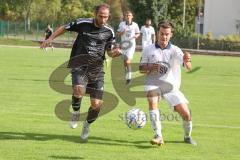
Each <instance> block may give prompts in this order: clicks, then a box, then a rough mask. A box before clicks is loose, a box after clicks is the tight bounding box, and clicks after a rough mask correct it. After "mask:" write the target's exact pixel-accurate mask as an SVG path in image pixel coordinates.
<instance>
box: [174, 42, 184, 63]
mask: <svg viewBox="0 0 240 160" xmlns="http://www.w3.org/2000/svg"><path fill="white" fill-rule="evenodd" d="M174 57H175V60H176V62H178V63H179V64H182V63H183V52H182V50H181V49H180V48H179V47H177V46H175V52H174Z"/></svg>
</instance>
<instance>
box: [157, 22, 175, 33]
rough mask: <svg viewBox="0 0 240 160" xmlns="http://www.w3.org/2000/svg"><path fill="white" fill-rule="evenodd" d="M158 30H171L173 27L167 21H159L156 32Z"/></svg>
mask: <svg viewBox="0 0 240 160" xmlns="http://www.w3.org/2000/svg"><path fill="white" fill-rule="evenodd" d="M160 28H171V29H172V30H173V29H174V26H173V24H172V23H171V22H169V21H161V22H159V23H158V31H159V30H160Z"/></svg>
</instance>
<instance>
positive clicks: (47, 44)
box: [40, 39, 51, 49]
mask: <svg viewBox="0 0 240 160" xmlns="http://www.w3.org/2000/svg"><path fill="white" fill-rule="evenodd" d="M50 43H51V41H50V40H49V39H47V40H44V41H43V42H42V44H41V45H40V48H41V49H44V48H46V47H48V46H49V44H50Z"/></svg>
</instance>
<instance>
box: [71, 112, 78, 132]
mask: <svg viewBox="0 0 240 160" xmlns="http://www.w3.org/2000/svg"><path fill="white" fill-rule="evenodd" d="M79 117H80V112H79V111H74V112H73V113H72V119H71V121H70V123H69V125H70V127H71V128H72V129H75V128H77V126H78V121H79Z"/></svg>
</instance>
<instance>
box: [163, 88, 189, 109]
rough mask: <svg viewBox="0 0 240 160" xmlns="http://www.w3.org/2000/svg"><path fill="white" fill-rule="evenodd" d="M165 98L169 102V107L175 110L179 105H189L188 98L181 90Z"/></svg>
mask: <svg viewBox="0 0 240 160" xmlns="http://www.w3.org/2000/svg"><path fill="white" fill-rule="evenodd" d="M163 98H164V99H165V100H166V101H167V103H168V105H169V106H170V107H171V108H172V109H173V110H174V107H175V106H176V105H178V104H182V103H185V104H188V103H189V102H188V100H187V98H186V97H185V96H184V95H183V93H182V92H181V91H179V90H174V91H171V92H169V93H166V94H164V95H163Z"/></svg>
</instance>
